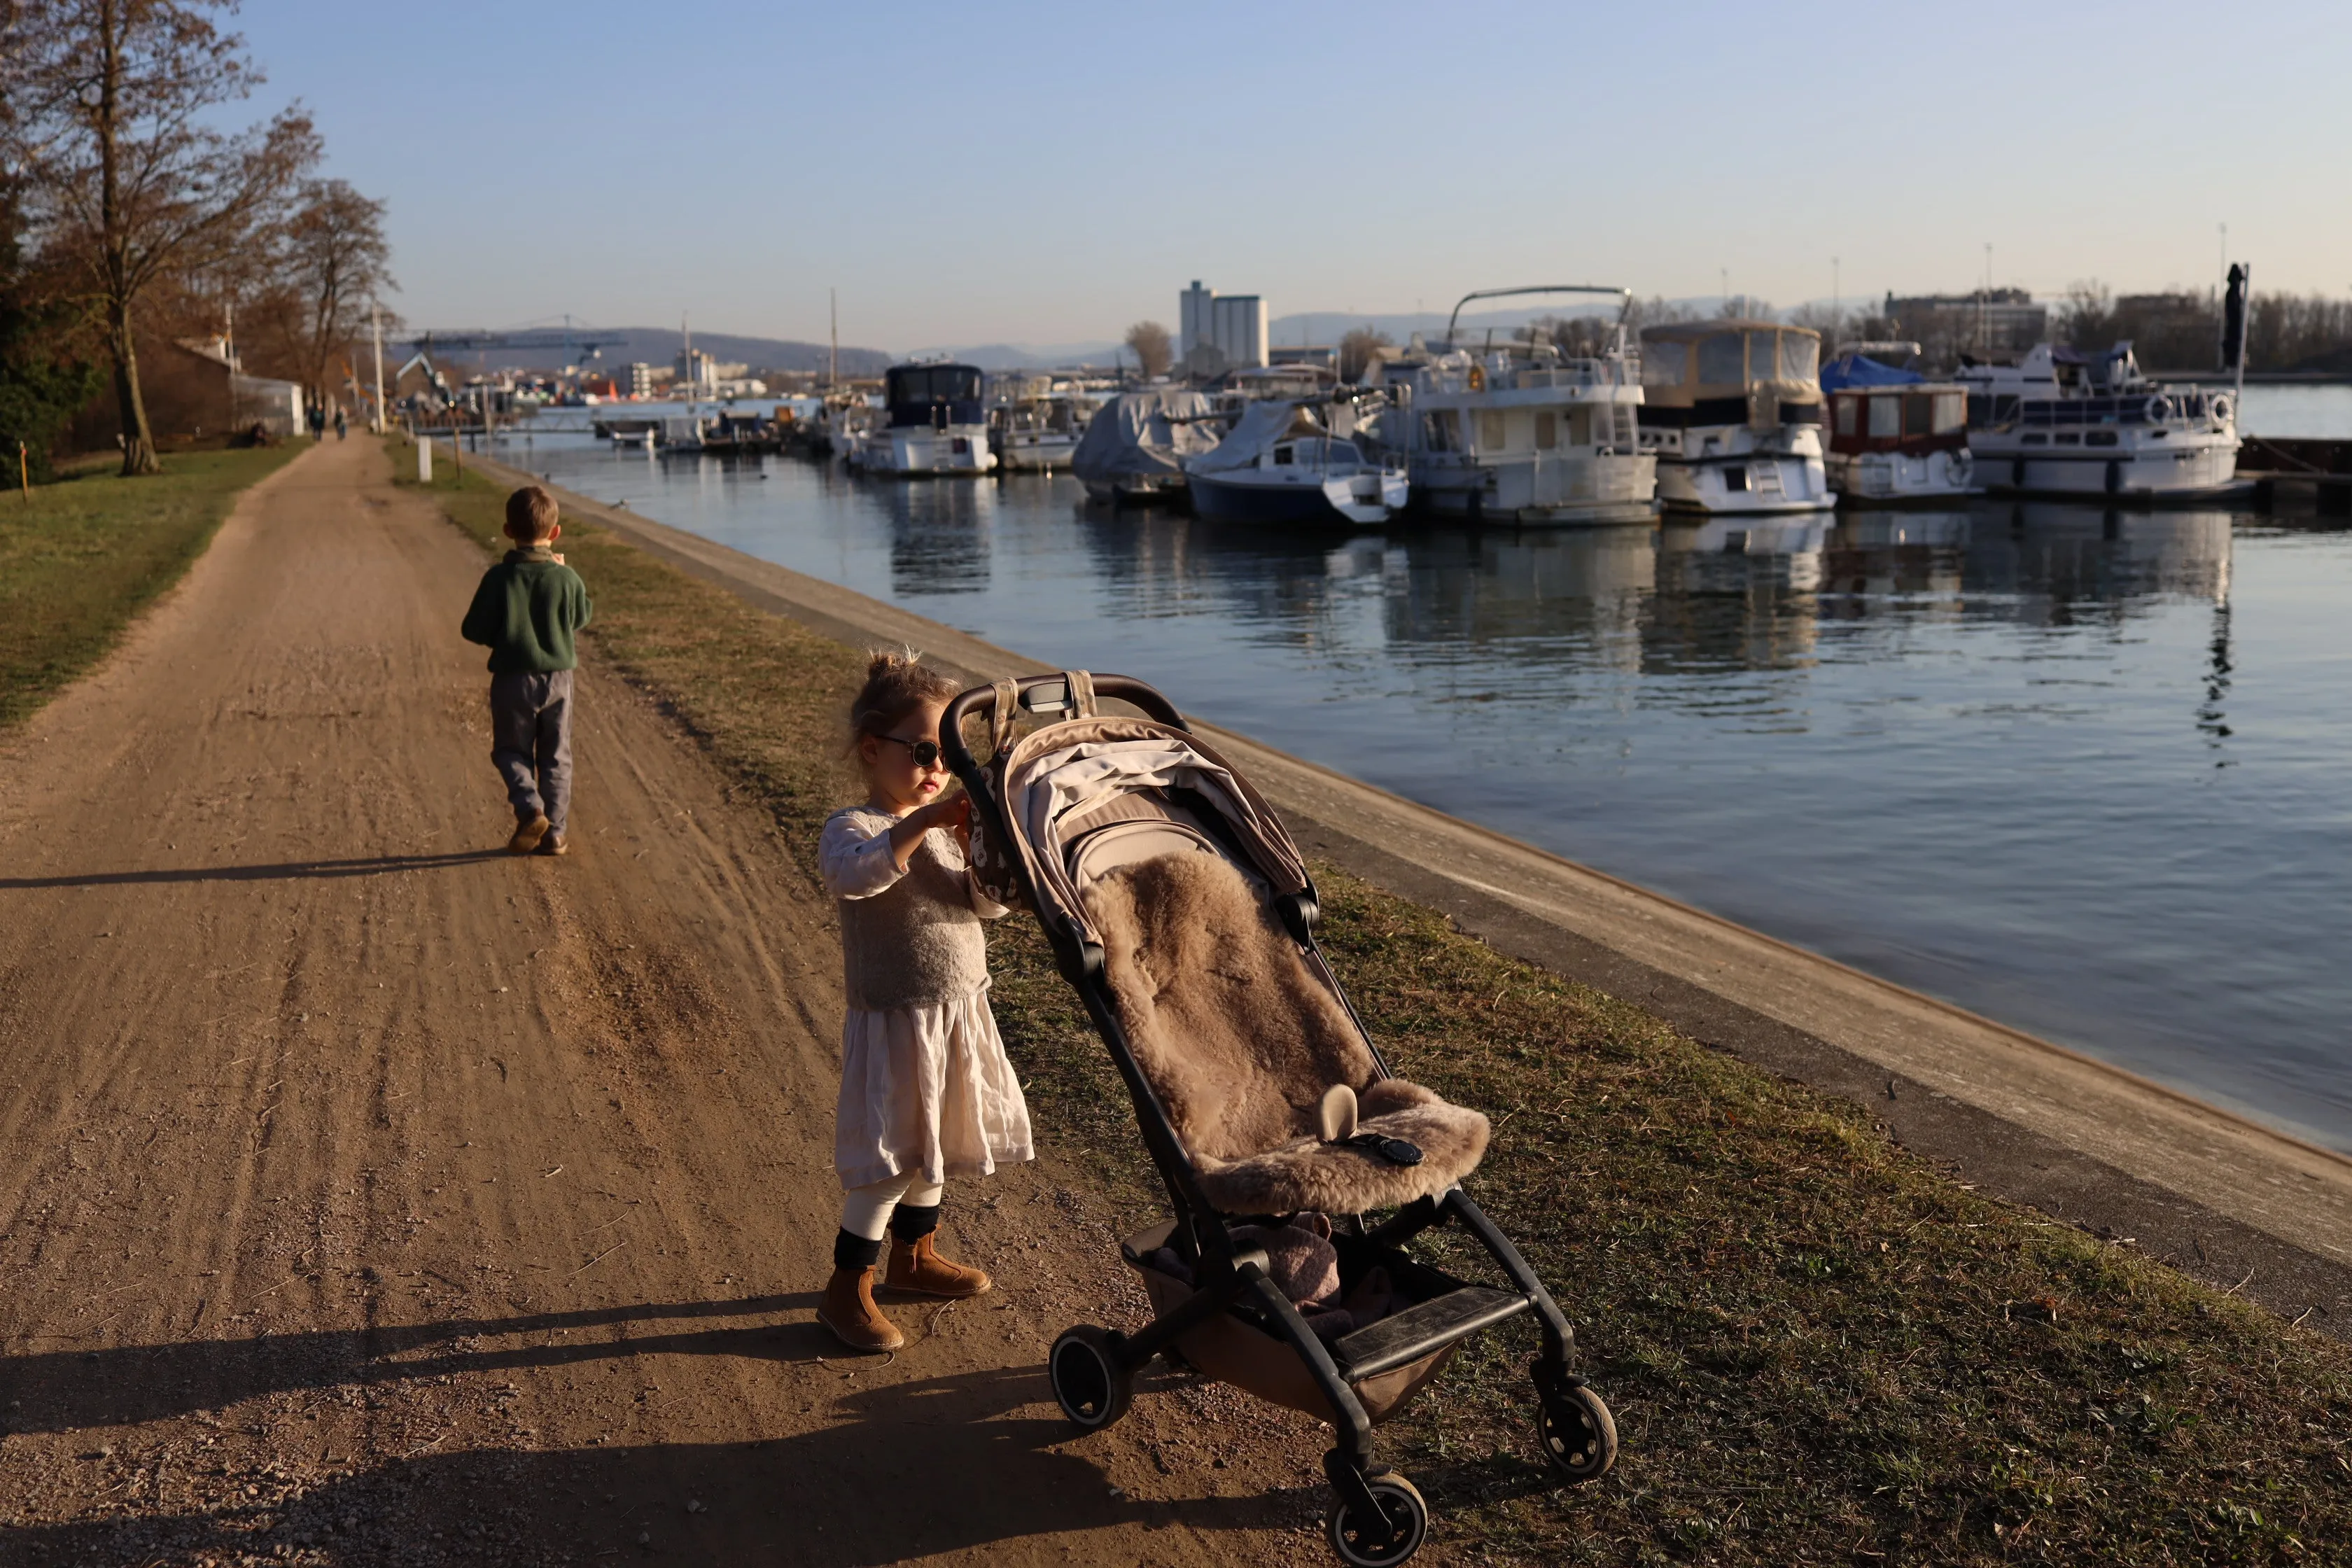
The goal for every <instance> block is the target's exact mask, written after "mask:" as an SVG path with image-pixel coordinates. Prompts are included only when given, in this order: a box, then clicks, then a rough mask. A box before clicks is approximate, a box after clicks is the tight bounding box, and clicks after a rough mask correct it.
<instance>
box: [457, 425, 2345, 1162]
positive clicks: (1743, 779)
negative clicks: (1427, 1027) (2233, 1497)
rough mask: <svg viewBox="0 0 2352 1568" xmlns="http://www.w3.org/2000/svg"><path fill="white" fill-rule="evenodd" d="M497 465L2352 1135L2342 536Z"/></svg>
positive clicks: (2296, 1123)
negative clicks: (1139, 681)
mask: <svg viewBox="0 0 2352 1568" xmlns="http://www.w3.org/2000/svg"><path fill="white" fill-rule="evenodd" d="M2331 390H2332V389H2331ZM2248 402H2249V404H2250V405H2252V404H2253V403H2254V398H2253V397H2252V395H2251V394H2250V395H2249V398H2248ZM2254 412H2255V410H2253V409H2252V408H2250V417H2249V423H2250V424H2252V423H2253V422H2254V421H2253V418H2252V415H2253V413H2254ZM2346 412H2347V415H2352V403H2347V411H2346ZM2312 422H2313V423H2315V424H2316V425H2319V426H2328V425H2330V424H2332V423H2333V420H2332V418H2331V417H2329V416H2328V411H2322V412H2321V414H2320V415H2317V416H2313V417H2312ZM2283 423H2284V421H2280V420H2272V421H2267V422H2265V423H2264V425H2263V426H2258V427H2265V428H2272V429H2273V430H2274V432H2275V433H2278V434H2285V433H2287V432H2286V431H2285V430H2284V428H2279V427H2278V426H2280V425H2281V424H2283ZM2309 433H2311V434H2320V435H2326V434H2337V433H2339V432H2337V431H2336V430H2334V429H2332V428H2326V427H2321V428H2315V429H2313V430H2312V431H2310V432H2309ZM2343 433H2352V431H2347V432H2343ZM500 447H501V452H502V455H505V456H508V457H509V458H510V459H511V460H514V461H517V462H518V463H520V464H522V465H524V466H528V467H530V468H534V469H536V470H539V471H541V472H545V473H547V474H550V475H551V477H552V478H553V479H555V480H556V481H557V482H558V483H561V484H563V485H565V486H567V487H569V488H572V489H576V490H579V491H581V492H583V493H585V494H588V495H591V496H593V497H596V498H598V499H600V500H607V501H614V500H626V501H627V502H628V503H629V504H630V506H631V508H632V509H633V510H636V511H637V512H639V513H641V514H643V515H646V516H648V517H653V518H656V519H659V520H660V521H665V522H668V523H671V524H673V525H675V526H677V527H680V528H684V529H688V530H690V531H694V532H697V533H699V534H702V535H704V536H706V537H709V538H711V539H714V540H717V541H719V542H723V543H726V544H730V545H732V546H734V547H736V548H737V549H740V550H742V551H745V552H748V553H750V554H752V555H755V556H759V557H762V558H764V559H767V560H771V561H775V562H779V563H782V564H784V565H787V566H790V567H793V568H794V569H795V570H798V571H801V572H805V573H808V574H812V575H814V576H818V577H822V578H825V579H829V580H831V581H834V582H837V583H842V584H847V585H848V586H850V587H853V588H856V589H858V590H860V591H861V592H864V593H867V594H870V595H875V596H877V597H879V598H884V599H888V600H891V601H894V602H896V603H898V604H901V605H906V606H907V607H908V608H909V609H913V610H916V611H919V612H920V613H921V614H924V615H927V616H931V617H933V618H935V619H938V620H941V621H945V622H948V623H950V624H951V625H953V626H959V627H962V628H964V629H966V630H969V631H971V632H973V633H976V634H978V635H980V636H982V637H986V638H988V639H990V640H992V641H994V642H997V643H1001V644H1003V645H1004V646H1006V647H1014V648H1018V649H1020V650H1022V651H1023V652H1024V653H1027V654H1030V655H1033V656H1034V657H1036V658H1040V659H1045V660H1052V661H1056V662H1059V663H1063V664H1066V665H1072V666H1079V667H1085V668H1094V669H1110V670H1117V671H1119V672H1121V673H1125V674H1130V675H1136V676H1140V677H1142V678H1143V679H1148V680H1150V681H1151V682H1153V683H1154V684H1155V685H1158V686H1160V688H1161V689H1164V690H1165V691H1167V692H1168V693H1169V694H1170V696H1171V698H1173V699H1174V700H1175V701H1176V702H1177V703H1178V704H1179V705H1180V706H1181V707H1182V708H1184V709H1186V710H1192V711H1195V712H1199V713H1201V714H1202V715H1203V716H1204V717H1207V718H1210V719H1213V720H1214V721H1217V722H1219V723H1222V724H1225V725H1228V726H1230V727H1232V728H1234V729H1236V730H1239V731H1243V732H1244V733H1246V734H1250V735H1253V736H1255V737H1256V738H1258V739H1260V740H1262V741H1265V742H1272V743H1275V744H1277V745H1280V746H1281V747H1283V748H1284V749H1286V750H1287V751H1291V752H1296V753H1297V754H1299V755H1302V756H1306V757H1309V758H1312V759H1313V760H1315V761H1317V762H1319V763H1325V764H1327V765H1329V766H1331V767H1334V768H1337V769H1339V770H1341V771H1343V772H1346V773H1350V774H1353V775H1354V776H1356V777H1359V778H1361V779H1365V780H1367V781H1369V782H1370V783H1372V784H1378V785H1381V787H1383V788H1386V789H1389V790H1392V791H1394V792H1396V793H1397V794H1400V795H1406V796H1409V797H1411V798H1412V799H1414V800H1418V801H1422V802H1424V803H1426V804H1428V805H1433V806H1435V807H1438V808H1440V809H1442V810H1444V811H1447V812H1451V813H1454V814H1455V815H1457V816H1465V817H1467V818H1470V819H1472V820H1474V821H1477V822H1480V823H1483V824H1486V826H1491V827H1494V828H1496V829H1498V830H1500V831H1502V832H1505V833H1507V834H1511V835H1513V836H1515V837H1520V838H1524V839H1527V840H1528V841H1530V842H1533V843H1536V844H1538V845H1541V846H1543V847H1546V848H1549V849H1551V850H1554V851H1556V852H1558V853H1559V854H1562V855H1565V856H1568V857H1570V858H1574V859H1577V860H1580V861H1582V862H1585V863H1586V864H1589V865H1592V866H1595V867H1598V868H1601V869H1603V870H1606V871H1609V872H1612V873H1614V874H1615V875H1618V876H1621V877H1624V878H1626V879H1630V880H1633V881H1635V882H1639V883H1642V884H1643V885H1645V886H1648V887H1652V888H1655V889H1659V890H1660V891H1663V892H1665V893H1668V894H1671V895H1673V896H1674V897H1675V898H1678V899H1682V900H1686V901H1688V902H1691V903H1694V904H1696V905H1699V906H1701V907H1703V908H1706V909H1708V910H1714V911H1716V912H1717V913H1719V914H1722V915H1725V916H1727V917H1729V918H1730V919H1733V920H1736V921H1742V922H1744V923H1747V924H1748V925H1752V926H1755V927H1757V928H1758V929H1759V930H1762V931H1769V932H1770V933H1772V934H1774V935H1776V936H1779V937H1781V938H1784V939H1786V940H1789V941H1791V942H1798V943H1801V944H1803V945H1805V946H1807V947H1810V948H1812V949H1814V950H1816V951H1818V952H1823V953H1827V954H1829V955H1831V956H1832V957H1834V958H1837V959H1840V960H1843V961H1844V962H1846V963H1852V964H1854V965H1856V966H1857V967H1860V968H1863V969H1865V970H1868V971H1870V972H1872V973H1877V974H1881V975H1884V976H1885V977H1887V978H1888V979H1891V980H1895V981H1898V982H1900V983H1902V984H1907V985H1911V986H1915V987H1917V988H1918V989H1920V990H1923V991H1927V992H1930V993H1933V994H1937V995H1939V996H1944V997H1947V998H1949V999H1950V1000H1952V1001H1954V1002H1957V1003H1958V1004H1960V1005H1964V1006H1967V1007H1969V1008H1972V1009H1974V1010H1976V1011H1979V1012H1981V1013H1984V1014H1986V1015H1989V1016H1991V1017H1994V1018H1997V1019H2000V1020H2001V1021H2003V1022H2005V1023H2009V1024H2011V1025H2014V1026H2018V1027H2021V1028H2024V1029H2028V1030H2031V1031H2032V1032H2034V1033H2036V1034H2040V1035H2042V1036H2045V1037H2049V1038H2052V1039H2054V1040H2059V1041H2062V1042H2063V1043H2065V1044H2067V1045H2070V1046H2074V1047H2077V1048H2080V1049H2083V1050H2084V1051H2087V1052H2089V1053H2091V1054H2093V1055H2095V1056H2098V1057H2101V1058H2105V1059H2107V1060H2109V1061H2112V1062H2115V1063H2116V1064H2117V1065H2119V1066H2121V1067H2125V1068H2129V1069H2131V1070H2133V1071H2136V1072H2139V1073H2143V1074H2146V1075H2147V1076H2149V1077H2151V1078H2154V1079H2159V1080H2161V1081H2164V1082H2167V1083H2169V1084H2173V1085H2175V1086H2178V1087H2179V1088H2181V1089H2186V1090H2188V1091H2189V1092H2191V1093H2194V1094H2198V1095H2200V1096H2202V1097H2204V1098H2206V1099H2209V1100H2213V1101H2215V1102H2217V1103H2221V1104H2224V1105H2228V1106H2231V1107H2233V1108H2235V1109H2238V1110H2243V1111H2246V1112H2249V1113H2251V1114H2252V1115H2255V1116H2257V1117H2260V1118H2262V1119H2263V1120H2265V1121H2270V1122H2271V1123H2273V1125H2276V1126H2279V1127H2282V1128H2284V1129H2285V1130H2287V1131H2292V1132H2295V1133H2298V1134H2300V1135H2302V1136H2305V1137H2306V1138H2310V1139H2312V1140H2314V1141H2315V1142H2323V1143H2326V1144H2328V1145H2330V1146H2333V1147H2336V1148H2338V1149H2342V1150H2346V1151H2347V1152H2352V1045H2347V1028H2346V1021H2347V1018H2352V964H2347V963H2346V962H2345V960H2344V954H2345V953H2347V952H2352V812H2347V788H2352V665H2347V661H2346V659H2345V658H2344V657H2343V651H2342V650H2343V634H2342V629H2341V628H2342V627H2343V626H2344V625H2345V620H2346V613H2347V608H2352V534H2347V533H2346V532H2343V531H2333V530H2322V529H2317V528H2313V527H2309V526H2305V527H2300V528H2298V527H2291V526H2280V525H2277V524H2275V523H2273V522H2271V521H2265V520H2263V519H2261V518H2257V517H2252V516H2232V515H2231V514H2230V513H2229V512H2226V511H2221V510H2182V511H2159V512H2152V513H2149V512H2137V513H2136V512H2117V513H2103V512H2101V511H2100V510H2096V509H2094V508H2080V507H2072V506H2062V505H2039V504H2025V505H2011V504H2007V503H1992V502H1983V503H1979V504H1976V505H1973V506H1969V507H1967V508H1963V509H1956V510H1948V511H1936V512H1919V511H1909V512H1879V513H1870V512H1861V513H1854V512H1848V513H1843V514H1840V515H1839V516H1838V517H1837V518H1836V519H1835V521H1833V522H1832V521H1817V522H1811V523H1789V524H1778V525H1769V524H1754V525H1751V524H1748V523H1745V522H1729V523H1724V522H1717V523H1713V524H1709V525H1706V526H1703V527H1702V526H1693V525H1685V524H1669V525H1667V526H1665V527H1664V528H1662V529H1658V530H1639V529H1635V530H1605V531H1497V530H1491V529H1490V530H1485V531H1470V530H1465V529H1448V528H1439V527H1432V526H1422V525H1412V526H1404V525H1399V526H1396V527H1392V528H1391V529H1390V530H1387V531H1383V532H1369V533H1363V534H1359V535H1355V536H1347V535H1345V534H1343V533H1341V532H1339V531H1320V532H1318V531H1273V530H1268V529H1266V528H1264V527H1262V526H1249V527H1243V526H1216V525H1211V524H1207V523H1204V522H1202V521H1199V520H1197V519H1194V518H1191V517H1188V516H1185V515H1181V514H1175V513H1168V512H1132V511H1130V512H1122V513H1112V512H1109V511H1107V510H1101V509H1097V508H1092V507H1089V506H1088V505H1087V503H1086V502H1085V500H1084V498H1083V494H1082V492H1081V491H1080V489H1079V488H1078V486H1077V485H1076V483H1075V482H1074V481H1072V480H1070V479H1066V478H1065V479H1045V478H1039V477H1030V476H1024V477H1021V478H1013V479H1002V480H983V481H933V482H916V483H906V482H892V481H877V480H866V479H852V478H850V477H848V476H846V475H845V474H844V473H843V472H841V471H840V470H839V469H838V468H822V467H816V466H812V465H808V464H803V463H800V462H796V461H793V460H790V459H783V458H771V459H768V460H766V461H765V462H744V463H740V464H737V463H720V462H719V461H717V460H712V459H704V460H691V459H683V460H682V459H676V458H668V459H662V458H651V457H648V456H647V455H646V454H644V453H642V452H636V453H614V452H612V451H610V450H606V449H603V448H598V447H591V446H590V445H589V444H588V443H587V442H586V441H584V440H583V439H579V438H572V439H564V438H561V437H554V438H540V439H536V440H534V441H532V442H530V444H529V445H528V446H526V445H525V444H524V443H522V442H520V441H516V442H513V443H508V442H501V443H500ZM592 587H593V584H592Z"/></svg>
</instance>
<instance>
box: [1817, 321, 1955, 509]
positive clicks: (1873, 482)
mask: <svg viewBox="0 0 2352 1568" xmlns="http://www.w3.org/2000/svg"><path fill="white" fill-rule="evenodd" d="M1918 353H1919V345H1918V344H1917V343H1907V342H1906V343H1851V344H1847V345H1845V346H1843V347H1841V348H1840V349H1839V350H1838V353H1837V356H1836V357H1835V358H1833V359H1832V360H1831V361H1830V362H1829V363H1827V364H1825V365H1823V366H1822V374H1821V382H1822V392H1823V393H1824V394H1825V395H1827V396H1828V398H1829V456H1828V458H1827V463H1828V467H1829V478H1830V483H1831V484H1832V486H1833V487H1835V488H1836V490H1837V493H1838V500H1840V501H1841V502H1843V503H1844V504H1846V505H1849V506H1851V505H1872V506H1889V505H1895V504H1897V503H1902V502H1908V501H1926V500H1951V499H1952V498H1954V497H1956V496H1971V495H1979V494H1982V493H1983V491H1982V489H1981V487H1980V486H1979V485H1978V484H1977V483H1976V482H1975V481H1976V475H1975V471H1974V464H1973V463H1972V462H1971V460H1970V458H1969V431H1968V406H1967V405H1968V393H1967V389H1966V388H1964V387H1962V386H1960V385H1959V384H1958V383H1956V382H1931V381H1929V380H1928V379H1927V377H1925V376H1923V375H1921V374H1919V373H1918V372H1917V371H1915V370H1912V369H1911V368H1909V365H1908V364H1907V363H1906V362H1907V361H1909V360H1911V359H1913V358H1915V357H1916V356H1917V354H1918Z"/></svg>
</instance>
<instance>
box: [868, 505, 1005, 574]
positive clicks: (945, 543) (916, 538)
mask: <svg viewBox="0 0 2352 1568" xmlns="http://www.w3.org/2000/svg"><path fill="white" fill-rule="evenodd" d="M862 488H863V489H864V490H865V491H866V495H867V496H868V498H869V500H870V501H871V503H872V504H876V505H878V507H879V509H880V510H881V512H882V515H883V517H884V519H885V520H886V522H887V528H888V531H889V537H890V587H891V590H892V592H894V593H899V594H971V593H978V592H980V591H981V590H982V589H984V588H986V587H987V586H988V585H989V550H988V545H989V527H990V523H991V521H992V513H993V512H994V510H995V505H994V503H995V500H996V497H995V495H994V494H993V492H992V491H991V490H990V489H988V488H987V487H986V486H985V485H984V484H983V483H982V482H980V481H978V480H971V479H932V480H921V479H915V480H903V479H902V480H895V481H894V480H887V479H876V480H873V481H871V482H869V483H866V484H865V485H863V486H862Z"/></svg>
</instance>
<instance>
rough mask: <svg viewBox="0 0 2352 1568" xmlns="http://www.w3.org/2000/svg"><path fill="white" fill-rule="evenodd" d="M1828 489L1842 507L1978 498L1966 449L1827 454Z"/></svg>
mask: <svg viewBox="0 0 2352 1568" xmlns="http://www.w3.org/2000/svg"><path fill="white" fill-rule="evenodd" d="M1826 462H1827V469H1828V476H1829V482H1830V487H1831V488H1832V489H1834V490H1835V491H1836V492H1837V500H1838V502H1839V504H1840V505H1843V506H1898V505H1901V504H1903V503H1905V502H1908V501H1935V500H1952V499H1954V498H1956V497H1959V496H1973V495H1982V494H1983V493H1984V487H1983V486H1982V485H1980V484H1979V483H1977V482H1976V472H1975V468H1976V466H1975V464H1974V463H1973V462H1972V461H1971V460H1970V459H1969V454H1968V452H1967V451H1965V450H1961V451H1946V452H1861V453H1848V452H1832V453H1831V454H1830V455H1829V457H1828V458H1827V459H1826Z"/></svg>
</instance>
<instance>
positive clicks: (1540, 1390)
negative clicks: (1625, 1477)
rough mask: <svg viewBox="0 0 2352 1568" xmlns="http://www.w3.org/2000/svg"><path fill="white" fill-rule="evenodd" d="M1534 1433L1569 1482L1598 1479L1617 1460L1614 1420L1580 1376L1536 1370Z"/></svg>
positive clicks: (1546, 1453)
mask: <svg viewBox="0 0 2352 1568" xmlns="http://www.w3.org/2000/svg"><path fill="white" fill-rule="evenodd" d="M1536 1402H1537V1405H1538V1415H1537V1416H1536V1432H1537V1435H1538V1436H1540V1437H1541V1438H1542V1439H1543V1447H1544V1457H1545V1458H1549V1460H1550V1461H1551V1462H1552V1463H1553V1464H1554V1465H1555V1466H1557V1467H1558V1468H1559V1471H1560V1473H1561V1474H1562V1475H1564V1476H1566V1477H1567V1478H1568V1479H1570V1480H1571V1481H1591V1480H1598V1479H1601V1477H1602V1476H1605V1475H1607V1474H1608V1473H1609V1468H1610V1467H1611V1466H1612V1465H1613V1464H1615V1463H1616V1462H1617V1422H1616V1418H1615V1417H1613V1416H1612V1415H1610V1414H1609V1405H1608V1404H1607V1403H1606V1402H1605V1401H1604V1400H1602V1399H1601V1395H1599V1394H1595V1393H1594V1392H1593V1391H1592V1390H1591V1388H1590V1387H1588V1386H1587V1385H1586V1384H1584V1382H1583V1381H1582V1380H1581V1379H1579V1378H1572V1377H1570V1376H1568V1375H1566V1374H1565V1373H1557V1372H1555V1373H1549V1375H1548V1374H1547V1373H1545V1371H1544V1369H1543V1368H1542V1367H1540V1366H1538V1368H1537V1369H1536Z"/></svg>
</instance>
